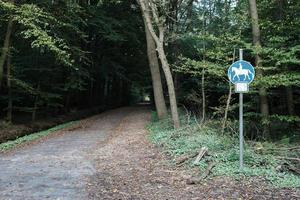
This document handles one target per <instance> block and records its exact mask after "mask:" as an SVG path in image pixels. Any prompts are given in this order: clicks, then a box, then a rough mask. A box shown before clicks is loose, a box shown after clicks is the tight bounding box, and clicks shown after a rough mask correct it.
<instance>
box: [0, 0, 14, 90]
mask: <svg viewBox="0 0 300 200" xmlns="http://www.w3.org/2000/svg"><path fill="white" fill-rule="evenodd" d="M11 3H14V0H12V1H11ZM12 31H13V18H12V17H10V18H9V20H8V24H7V29H6V34H5V38H4V44H3V48H2V52H1V57H0V88H1V85H2V79H3V72H4V64H5V61H6V59H7V55H8V51H9V48H10V43H11V42H10V40H11V35H12Z"/></svg>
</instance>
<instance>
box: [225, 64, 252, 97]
mask: <svg viewBox="0 0 300 200" xmlns="http://www.w3.org/2000/svg"><path fill="white" fill-rule="evenodd" d="M254 77H255V71H254V67H253V66H252V65H251V64H250V63H249V62H246V61H244V60H239V61H237V62H235V63H233V64H232V65H231V66H230V68H229V69H228V78H229V80H230V81H231V82H232V83H233V84H234V85H235V91H236V92H237V93H243V92H248V90H249V84H250V83H251V82H252V81H253V79H254Z"/></svg>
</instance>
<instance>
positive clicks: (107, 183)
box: [0, 107, 300, 200]
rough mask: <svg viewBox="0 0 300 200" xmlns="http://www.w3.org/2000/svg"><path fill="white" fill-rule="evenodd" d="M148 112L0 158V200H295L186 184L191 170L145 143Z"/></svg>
mask: <svg viewBox="0 0 300 200" xmlns="http://www.w3.org/2000/svg"><path fill="white" fill-rule="evenodd" d="M149 120H150V110H149V109H148V108H147V107H127V108H121V109H116V110H112V111H108V112H105V113H102V114H100V115H97V116H94V117H91V118H88V119H87V120H83V121H82V123H81V124H82V126H80V127H78V126H76V127H75V128H67V129H64V130H60V131H57V132H56V133H54V134H52V136H50V137H47V138H45V139H41V140H39V141H36V142H32V143H29V144H27V145H25V146H22V147H20V148H16V149H14V150H11V151H9V152H6V153H2V154H0V169H1V170H0V199H3V200H5V199H13V200H15V199H16V200H18V199H22V200H26V199H31V200H34V199H56V200H57V199H60V200H63V199H72V200H75V199H181V200H185V199H239V198H241V199H298V198H299V197H300V191H299V190H291V189H273V188H270V187H269V186H268V185H267V184H266V183H264V182H263V181H262V180H259V179H255V178H253V179H248V180H245V181H234V180H232V179H230V178H227V177H219V178H214V179H208V180H205V181H203V182H202V183H201V184H198V185H187V184H186V180H185V179H186V177H188V176H189V174H190V173H193V172H192V171H189V170H186V169H184V168H177V167H175V166H173V165H171V164H170V162H169V161H168V157H166V156H165V155H164V154H163V153H162V152H161V149H159V148H156V147H154V146H153V145H152V144H151V143H150V142H149V140H148V131H147V130H146V129H145V126H146V124H147V123H148V122H149Z"/></svg>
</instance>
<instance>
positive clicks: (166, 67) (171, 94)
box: [157, 43, 180, 128]
mask: <svg viewBox="0 0 300 200" xmlns="http://www.w3.org/2000/svg"><path fill="white" fill-rule="evenodd" d="M157 51H158V54H159V57H160V60H161V64H162V68H163V71H164V74H165V77H166V81H167V87H168V93H169V99H170V107H171V114H172V120H173V124H174V128H179V127H180V122H179V115H178V108H177V101H176V94H175V87H174V82H173V77H172V73H171V69H170V66H169V63H168V61H167V57H166V54H165V51H164V48H163V43H162V44H160V45H157Z"/></svg>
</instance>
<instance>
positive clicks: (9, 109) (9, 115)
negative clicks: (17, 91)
mask: <svg viewBox="0 0 300 200" xmlns="http://www.w3.org/2000/svg"><path fill="white" fill-rule="evenodd" d="M11 68H12V66H11V55H10V50H8V56H7V71H6V78H7V91H8V105H7V121H8V122H9V123H12V109H13V100H12V87H11Z"/></svg>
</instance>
